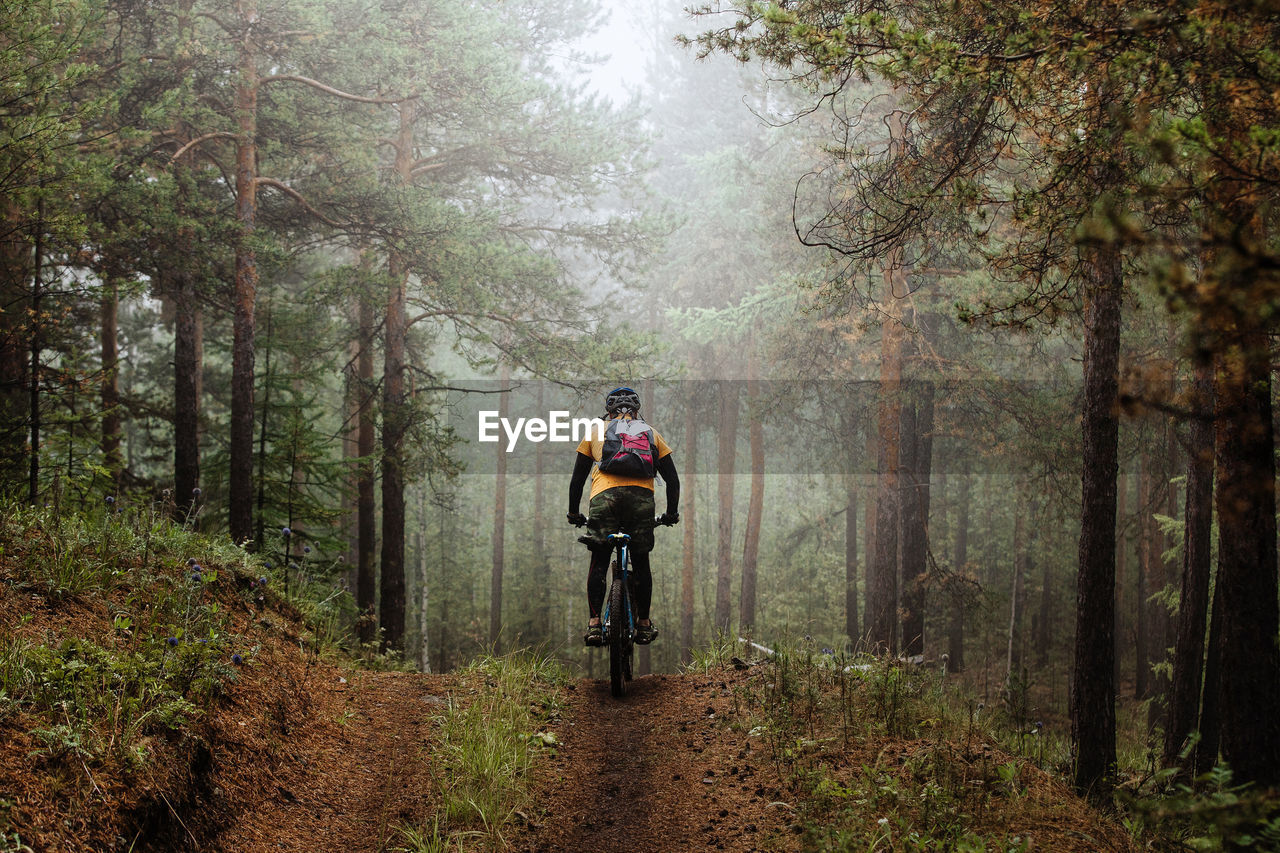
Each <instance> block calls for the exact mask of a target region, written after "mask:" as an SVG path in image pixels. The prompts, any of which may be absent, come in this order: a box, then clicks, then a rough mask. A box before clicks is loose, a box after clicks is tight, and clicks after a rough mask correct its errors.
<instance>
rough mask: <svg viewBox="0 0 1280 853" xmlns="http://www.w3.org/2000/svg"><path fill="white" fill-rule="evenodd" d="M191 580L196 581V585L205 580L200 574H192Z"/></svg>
mask: <svg viewBox="0 0 1280 853" xmlns="http://www.w3.org/2000/svg"><path fill="white" fill-rule="evenodd" d="M191 580H193V581H195V582H196V583H199V582H200V581H202V580H204V575H202V574H200V573H199V572H192V573H191Z"/></svg>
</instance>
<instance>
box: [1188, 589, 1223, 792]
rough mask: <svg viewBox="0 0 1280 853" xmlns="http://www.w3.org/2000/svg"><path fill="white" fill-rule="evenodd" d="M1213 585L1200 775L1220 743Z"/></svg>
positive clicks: (1217, 595)
mask: <svg viewBox="0 0 1280 853" xmlns="http://www.w3.org/2000/svg"><path fill="white" fill-rule="evenodd" d="M1221 589H1222V588H1221V587H1220V586H1218V585H1217V584H1214V586H1213V603H1212V604H1211V605H1210V608H1209V639H1208V641H1207V642H1206V643H1205V655H1204V688H1203V690H1202V692H1201V696H1202V699H1201V703H1200V743H1199V744H1197V745H1196V752H1195V756H1194V759H1195V768H1194V769H1193V771H1192V776H1199V775H1200V774H1201V773H1204V772H1206V771H1208V770H1210V769H1212V768H1213V766H1214V765H1215V764H1217V762H1218V752H1219V749H1220V748H1221V746H1222V714H1221V712H1220V709H1221V702H1222V593H1221Z"/></svg>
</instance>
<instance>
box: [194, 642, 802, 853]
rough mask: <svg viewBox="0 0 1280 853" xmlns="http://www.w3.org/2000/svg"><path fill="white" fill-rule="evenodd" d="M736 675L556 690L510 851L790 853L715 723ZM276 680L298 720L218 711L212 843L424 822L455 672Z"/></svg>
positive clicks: (784, 830) (733, 745)
mask: <svg viewBox="0 0 1280 853" xmlns="http://www.w3.org/2000/svg"><path fill="white" fill-rule="evenodd" d="M291 669H292V668H290V667H288V666H282V667H280V668H279V669H278V670H277V674H289V673H290V672H291ZM736 677H737V674H736V673H724V672H720V673H715V674H713V675H711V676H699V675H697V674H683V675H655V676H648V677H645V678H640V679H637V680H636V681H634V682H632V684H631V689H630V692H629V694H628V695H627V696H626V697H624V698H622V699H615V698H613V697H612V696H610V694H609V684H608V682H607V681H592V680H589V679H582V680H580V681H577V682H575V683H573V684H571V685H569V687H568V689H567V691H566V696H567V706H566V707H565V708H564V709H563V712H562V713H561V715H560V718H559V720H558V722H556V723H555V724H553V725H552V726H551V727H550V728H551V729H552V731H554V732H555V734H556V737H557V739H558V740H559V742H560V743H559V746H558V747H557V749H556V751H555V753H554V755H552V754H544V756H543V757H542V760H541V761H540V764H539V769H538V771H537V775H536V778H535V779H534V780H532V781H533V784H534V788H535V799H534V803H533V806H532V808H530V809H529V810H528V811H527V813H522V814H521V817H522V818H523V820H522V821H520V822H518V823H519V825H517V826H515V827H508V828H507V829H506V830H505V831H504V836H505V838H506V841H507V842H508V844H509V849H512V850H518V851H531V852H532V851H538V852H539V853H544V851H545V852H546V853H550V851H586V850H596V849H609V848H610V847H611V846H612V847H613V848H615V849H620V848H625V849H627V850H633V851H637V853H643V851H683V850H703V849H712V850H733V851H750V850H756V849H760V848H761V847H762V845H763V843H764V839H765V838H766V837H772V841H771V842H770V844H769V849H770V850H786V849H788V848H792V849H795V848H796V846H797V844H796V842H795V841H793V839H797V836H794V835H792V834H791V833H790V823H791V817H792V814H791V811H790V806H789V805H783V804H780V803H779V802H778V801H779V799H780V798H781V795H780V794H779V791H778V790H777V788H776V785H777V779H776V776H775V775H774V774H773V772H772V770H771V769H770V768H769V767H768V766H767V765H766V766H764V767H762V766H761V764H760V761H761V756H759V755H758V754H757V753H756V751H755V750H754V748H753V747H752V745H751V741H752V740H753V739H752V738H750V737H748V735H747V733H745V732H742V731H740V730H735V729H734V728H733V727H731V726H729V725H728V722H727V719H726V715H727V714H728V712H730V711H731V709H732V707H733V699H732V695H731V693H730V688H731V686H732V682H733V680H734V679H735V678H736ZM290 678H291V680H292V684H293V686H292V689H290V690H288V691H286V692H287V693H288V694H291V695H290V696H286V697H282V699H284V700H286V701H288V702H290V703H292V702H303V703H306V704H307V705H308V707H307V709H306V713H305V719H304V721H303V722H301V723H300V724H298V725H297V726H296V727H293V728H290V729H289V730H287V731H283V732H282V731H281V730H280V722H279V720H278V719H276V718H274V716H273V715H274V714H275V713H276V710H275V709H273V708H272V707H271V706H269V705H263V704H262V703H252V702H248V701H245V702H233V708H232V710H231V712H230V713H228V714H225V715H222V716H221V718H220V723H219V725H220V727H221V728H222V729H223V732H222V736H223V737H225V738H227V740H228V742H234V743H236V744H237V745H238V746H239V748H238V749H236V750H235V751H234V754H235V755H236V756H237V758H236V759H235V763H234V764H230V763H225V762H227V761H229V759H225V758H224V759H223V761H224V763H223V765H222V766H221V767H216V768H215V774H214V778H215V784H217V785H218V790H217V791H216V792H215V793H216V794H217V795H219V798H220V799H222V798H225V800H226V801H229V803H235V804H239V805H240V807H241V808H237V809H236V811H238V812H239V814H238V815H237V817H236V819H235V820H234V821H233V822H230V827H229V828H228V829H227V830H225V831H224V832H222V833H221V834H219V835H218V836H217V837H216V838H215V839H213V840H212V848H211V849H217V850H226V851H231V850H234V851H237V853H268V851H271V853H279V851H298V853H311V851H319V853H326V852H327V851H333V853H339V851H342V853H348V851H367V853H377V851H383V850H388V849H393V848H395V847H396V846H399V845H401V844H403V843H404V841H405V839H404V838H403V837H402V836H401V835H399V832H398V827H400V826H423V825H428V824H429V823H430V816H431V809H432V793H433V790H434V785H435V782H434V781H433V779H432V777H431V772H430V771H431V768H430V765H429V750H430V743H431V741H432V738H433V733H432V725H433V724H432V718H433V717H434V716H436V715H437V713H438V712H439V710H440V707H439V706H440V705H441V704H443V703H444V701H445V697H447V696H448V694H449V693H450V692H451V691H456V690H457V689H458V687H459V684H458V682H457V680H456V679H455V678H453V677H451V676H424V675H416V674H412V673H384V672H360V671H355V672H343V671H340V670H338V669H336V668H333V667H328V666H315V667H311V668H308V670H307V671H306V672H305V673H303V672H299V671H297V670H292V675H291V676H290ZM245 698H246V699H247V698H248V697H245ZM268 755H269V756H270V760H267V757H268ZM246 803H251V804H252V806H251V807H249V808H243V805H244V804H246Z"/></svg>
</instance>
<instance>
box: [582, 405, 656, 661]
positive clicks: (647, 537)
mask: <svg viewBox="0 0 1280 853" xmlns="http://www.w3.org/2000/svg"><path fill="white" fill-rule="evenodd" d="M604 409H605V414H604V417H605V420H606V422H608V421H613V420H619V419H621V420H626V421H630V420H636V421H640V420H641V419H640V395H639V394H637V393H636V392H635V391H634V390H632V389H631V388H625V387H624V388H615V389H613V390H612V391H610V392H609V393H608V395H606V397H605V402H604ZM652 435H653V451H655V452H656V453H655V455H656V456H657V460H656V462H655V463H654V465H653V468H654V469H655V470H656V471H657V473H658V474H659V475H661V477H662V479H663V482H665V483H666V484H667V511H666V512H665V513H663V515H662V516H661V517H660V518H658V519H656V520H655V519H654V517H653V515H654V501H653V476H652V474H650V475H649V476H647V477H645V476H638V477H636V476H623V475H618V474H613V473H608V472H606V471H601V470H600V459H601V452H602V450H603V448H604V444H605V441H604V440H602V439H601V438H599V437H596V438H594V439H593V438H591V437H588V438H585V439H583V440H582V442H581V443H580V444H579V445H578V454H577V459H576V462H575V464H574V466H573V477H572V478H571V479H570V480H569V513H568V519H569V523H570V524H573V525H575V526H578V527H581V526H582V525H584V524H585V525H587V534H586V535H585V536H582V537H580V538H579V539H578V541H579V542H582V543H584V544H585V545H586V546H587V548H588V549H589V550H590V551H591V565H590V568H589V569H588V570H587V606H588V608H589V609H590V612H591V618H590V621H589V622H588V623H587V633H586V634H585V635H583V638H582V641H583V642H584V643H586V644H587V645H588V646H602V645H604V631H603V627H602V626H601V624H600V611H601V609H602V608H603V607H604V595H605V585H606V578H605V575H606V574H607V573H608V570H609V558H610V555H611V554H612V545H610V543H609V539H608V536H609V534H611V533H617V532H622V533H627V534H630V536H631V544H630V553H631V568H632V574H631V577H632V589H633V590H634V592H635V604H636V633H635V641H636V642H637V643H642V644H647V643H652V642H653V641H654V640H655V639H656V638H657V636H658V629H657V628H656V627H655V626H654V624H653V620H652V619H650V618H649V603H650V600H651V599H652V597H653V575H652V574H650V571H649V552H650V551H651V550H653V527H654V524H655V523H656V524H675V523H676V522H678V521H679V520H680V513H679V508H680V477H679V476H678V475H677V474H676V466H675V462H673V461H672V459H671V448H670V447H668V446H667V443H666V442H665V441H663V440H662V436H660V435H658V432H657V430H652ZM588 473H589V474H590V475H591V495H590V497H589V498H588V500H589V507H588V512H589V513H590V518H588V517H587V516H584V515H583V514H582V513H581V512H579V511H578V507H579V505H580V504H581V502H582V487H583V486H584V485H585V484H586V482H587V474H588Z"/></svg>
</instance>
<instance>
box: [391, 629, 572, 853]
mask: <svg viewBox="0 0 1280 853" xmlns="http://www.w3.org/2000/svg"><path fill="white" fill-rule="evenodd" d="M461 677H462V683H463V684H464V685H465V684H475V685H476V686H477V692H476V693H475V695H474V696H471V697H470V698H469V701H466V702H461V701H458V699H457V697H453V698H451V699H450V702H449V705H448V706H447V710H446V711H445V712H444V713H443V714H441V715H440V717H439V718H438V719H437V726H438V728H437V738H436V739H435V742H434V744H433V747H432V748H433V755H432V761H431V766H432V767H433V768H434V771H433V772H434V775H435V781H436V784H437V788H438V791H439V795H440V801H439V805H438V807H437V810H436V813H435V816H434V818H433V821H432V824H431V825H430V826H424V827H403V828H402V829H401V836H402V845H403V846H401V847H400V848H399V849H401V850H408V851H413V853H444V851H451V850H463V849H467V850H474V849H500V848H502V846H503V844H504V840H503V829H504V827H506V826H507V825H508V824H509V823H510V821H511V820H512V818H513V817H514V816H515V815H516V813H517V812H520V811H522V810H526V809H529V808H530V805H531V792H530V790H529V784H530V780H531V775H530V772H529V771H530V770H531V769H532V767H533V764H534V761H535V760H536V758H537V756H538V754H539V753H541V752H543V751H546V750H554V748H555V743H556V741H555V738H554V736H553V735H551V734H550V733H548V732H545V731H543V729H542V727H543V726H544V725H545V724H546V723H547V721H549V720H552V719H554V718H556V717H558V715H559V712H560V696H561V691H560V689H559V688H560V687H561V686H562V685H563V684H564V683H565V682H566V681H567V680H568V675H567V674H566V672H565V671H564V669H562V668H561V667H560V665H559V664H557V663H555V662H554V661H553V660H551V659H550V658H546V657H542V656H538V655H535V654H533V653H531V652H528V651H517V652H512V653H510V654H507V655H504V656H501V657H494V656H489V657H485V658H483V659H481V660H479V661H477V662H476V663H473V664H472V665H471V666H470V667H468V668H467V669H466V670H463V671H462V673H461Z"/></svg>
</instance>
